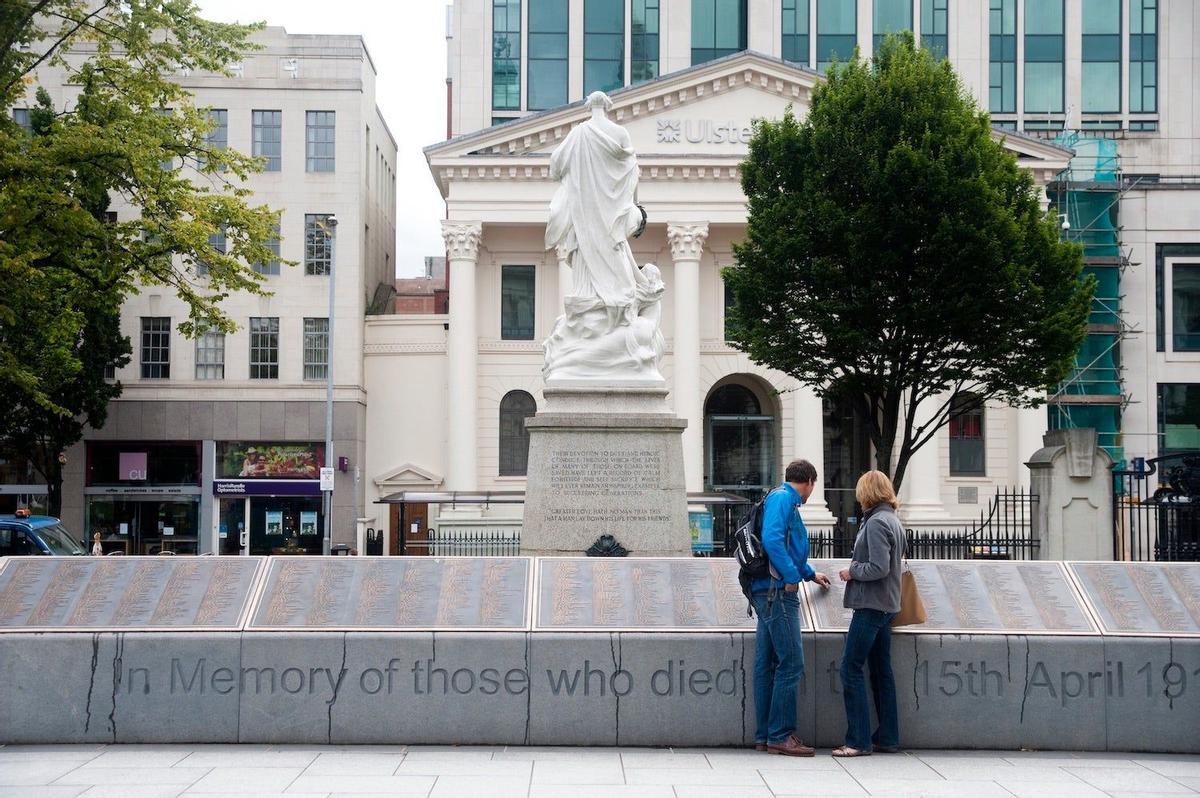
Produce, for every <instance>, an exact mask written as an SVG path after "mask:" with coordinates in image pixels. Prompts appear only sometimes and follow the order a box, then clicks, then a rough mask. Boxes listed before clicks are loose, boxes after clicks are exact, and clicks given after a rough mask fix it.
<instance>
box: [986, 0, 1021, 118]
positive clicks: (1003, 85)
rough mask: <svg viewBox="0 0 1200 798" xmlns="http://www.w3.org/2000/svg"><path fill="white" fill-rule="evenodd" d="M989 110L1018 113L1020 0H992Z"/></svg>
mask: <svg viewBox="0 0 1200 798" xmlns="http://www.w3.org/2000/svg"><path fill="white" fill-rule="evenodd" d="M989 2H990V3H991V5H990V7H989V12H988V50H989V55H988V76H989V77H988V110H989V111H991V112H992V113H994V114H1015V113H1016V112H1017V0H989Z"/></svg>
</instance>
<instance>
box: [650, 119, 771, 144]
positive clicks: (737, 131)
mask: <svg viewBox="0 0 1200 798" xmlns="http://www.w3.org/2000/svg"><path fill="white" fill-rule="evenodd" d="M753 133H754V131H753V130H752V129H751V127H750V125H748V124H742V123H740V122H730V121H716V120H712V119H659V120H658V127H657V136H656V140H657V141H658V143H659V144H681V143H683V142H687V143H689V144H749V143H750V137H751V135H753Z"/></svg>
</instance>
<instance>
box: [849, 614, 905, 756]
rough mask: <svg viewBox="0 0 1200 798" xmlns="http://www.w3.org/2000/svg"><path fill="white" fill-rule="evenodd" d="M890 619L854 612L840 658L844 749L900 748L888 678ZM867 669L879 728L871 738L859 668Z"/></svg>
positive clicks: (892, 684)
mask: <svg viewBox="0 0 1200 798" xmlns="http://www.w3.org/2000/svg"><path fill="white" fill-rule="evenodd" d="M892 617H893V613H890V612H881V611H880V610H855V611H854V617H853V618H852V619H851V621H850V631H849V632H848V633H847V634H846V650H845V652H844V653H843V654H842V674H841V675H842V698H843V700H844V701H845V703H846V745H848V746H850V747H851V748H857V749H858V750H860V751H870V750H871V748H872V747H873V745H883V746H888V747H891V748H895V747H897V746H899V745H900V721H899V718H898V717H897V715H896V680H895V678H893V676H892ZM864 664H865V665H867V666H868V667H870V669H871V694H872V698H873V699H874V701H875V714H876V716H877V717H878V718H879V728H878V729H876V730H875V734H874V735H872V734H871V708H870V706H869V705H868V704H867V685H866V682H865V680H864V678H863V665H864Z"/></svg>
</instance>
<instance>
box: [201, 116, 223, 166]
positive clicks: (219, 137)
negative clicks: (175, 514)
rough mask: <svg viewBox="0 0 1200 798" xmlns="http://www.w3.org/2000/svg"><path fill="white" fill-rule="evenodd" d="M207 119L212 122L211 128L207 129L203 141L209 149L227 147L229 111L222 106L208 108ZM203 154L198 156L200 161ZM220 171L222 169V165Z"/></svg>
mask: <svg viewBox="0 0 1200 798" xmlns="http://www.w3.org/2000/svg"><path fill="white" fill-rule="evenodd" d="M208 121H209V122H211V123H212V125H213V129H212V130H210V131H208V133H207V134H205V136H204V143H205V144H206V145H207V146H208V149H210V150H224V149H228V147H229V111H227V110H225V109H224V108H210V109H209V111H208ZM204 160H205V159H204V158H203V156H202V157H201V158H200V163H201V164H203V163H204ZM221 171H224V167H222V169H221Z"/></svg>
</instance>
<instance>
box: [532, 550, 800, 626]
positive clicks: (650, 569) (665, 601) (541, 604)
mask: <svg viewBox="0 0 1200 798" xmlns="http://www.w3.org/2000/svg"><path fill="white" fill-rule="evenodd" d="M537 563H538V565H537V567H538V581H537V585H538V587H537V597H536V602H535V603H536V617H535V619H534V628H535V629H538V630H542V631H569V632H583V631H605V632H608V631H630V630H633V631H636V630H655V631H687V632H708V631H746V630H752V629H753V628H754V625H755V621H754V619H753V618H750V617H748V616H747V615H746V597H745V596H743V595H742V589H741V587H740V586H739V585H738V578H737V576H738V568H737V562H736V561H735V560H733V559H730V558H725V557H713V558H711V559H692V558H688V557H661V558H651V557H629V558H615V557H539V558H538V561H537ZM801 623H802V624H803V625H804V628H806V629H809V628H811V626H810V625H809V624H808V619H807V618H806V617H805V618H802V620H801Z"/></svg>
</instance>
